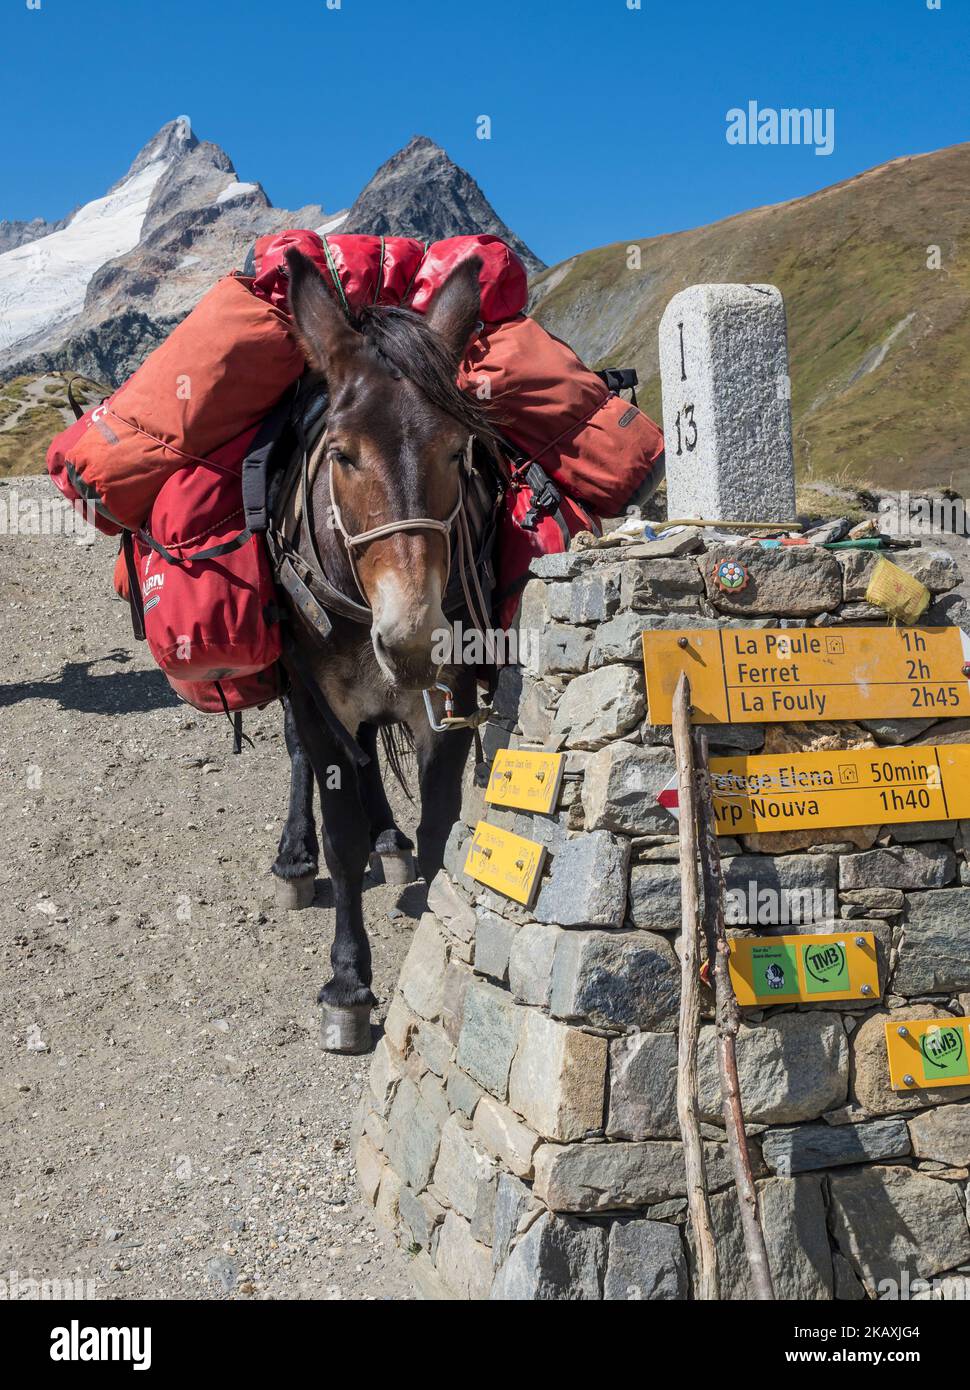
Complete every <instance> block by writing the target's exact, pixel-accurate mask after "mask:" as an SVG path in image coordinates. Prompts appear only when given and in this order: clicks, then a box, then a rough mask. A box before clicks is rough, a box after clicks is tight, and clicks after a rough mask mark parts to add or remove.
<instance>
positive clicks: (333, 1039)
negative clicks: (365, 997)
mask: <svg viewBox="0 0 970 1390" xmlns="http://www.w3.org/2000/svg"><path fill="white" fill-rule="evenodd" d="M370 1013H371V1006H370V1005H369V1004H351V1005H350V1006H349V1007H348V1008H345V1009H341V1008H337V1007H336V1006H335V1005H333V1004H324V1005H323V1015H322V1017H321V1019H320V1041H321V1043H322V1044H323V1046H324V1049H325V1050H326V1051H327V1052H369V1051H370V1046H371V1032H370Z"/></svg>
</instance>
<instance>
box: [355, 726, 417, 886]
mask: <svg viewBox="0 0 970 1390" xmlns="http://www.w3.org/2000/svg"><path fill="white" fill-rule="evenodd" d="M357 742H358V743H359V744H360V746H361V748H363V750H364V752H365V753H367V754H368V755H369V757H370V762H369V764H368V765H367V767H363V768H361V770H360V799H361V801H363V803H364V810H365V811H366V812H367V818H368V820H369V821H370V842H371V856H370V870H371V873H372V874H373V875H374V877H375V878H376V879H377V881H378V882H384V883H413V882H414V854H413V853H412V851H413V849H414V841H413V840H411V839H409V838H408V836H407V835H405V833H404V831H403V830H399V829H398V827H397V825H396V823H395V820H394V812H393V811H392V810H391V806H390V802H389V801H388V799H387V792H386V791H385V790H384V781H383V778H382V777H381V765H380V762H379V760H378V756H377V727H376V725H374V724H361V726H360V729H359V730H358V732H357Z"/></svg>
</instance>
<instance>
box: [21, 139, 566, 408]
mask: <svg viewBox="0 0 970 1390" xmlns="http://www.w3.org/2000/svg"><path fill="white" fill-rule="evenodd" d="M287 227H315V228H316V229H317V230H318V231H319V232H320V233H323V234H326V233H329V232H336V231H338V230H340V231H348V232H364V233H369V234H372V235H373V234H378V233H380V234H385V235H400V236H415V237H419V238H420V239H421V240H423V241H437V240H439V239H440V238H442V237H449V236H456V235H459V234H460V233H464V232H495V233H497V234H498V235H499V236H504V237H506V238H507V239H508V240H509V242H510V243H511V245H513V246H514V247H515V249H516V250H517V251H518V252H519V254H520V255H521V256H522V257H523V259H524V260H525V263H526V265H527V266H528V268H529V269H530V270H532V271H534V270H539V269H541V268H542V262H541V261H539V260H538V259H537V258H536V257H535V256H533V255H532V253H531V252H530V250H529V248H528V247H527V246H524V245H523V244H522V243H521V242H520V241H519V240H518V238H517V237H515V235H514V234H513V233H512V232H511V231H510V230H509V228H508V227H507V226H506V225H505V223H504V222H502V221H501V219H500V218H499V217H498V215H497V213H496V212H495V211H494V209H493V208H492V207H491V205H490V204H489V203H488V201H487V199H486V198H485V195H484V194H483V193H482V191H481V189H480V188H479V187H478V185H477V184H476V183H475V181H474V179H472V178H471V176H470V175H469V174H467V173H466V172H465V171H464V170H462V169H459V168H458V166H457V165H455V164H454V163H453V162H452V161H451V160H450V159H449V158H448V156H447V154H446V153H445V151H444V150H442V149H441V148H440V147H439V146H438V145H435V144H434V143H433V142H432V141H431V140H428V139H427V138H426V137H424V136H418V137H415V139H413V140H412V141H410V143H409V144H408V145H407V146H406V147H405V148H404V149H403V150H401V151H399V152H398V154H397V155H395V156H393V157H392V158H391V159H390V160H388V161H387V162H386V163H385V164H384V165H382V166H381V168H380V169H379V170H378V171H377V173H376V174H375V175H374V176H373V178H372V179H371V180H370V182H369V183H368V184H367V185H366V186H365V188H364V189H363V191H362V192H361V194H360V195H359V196H358V198H357V200H356V202H355V203H354V205H353V207H352V208H350V209H349V210H344V211H343V212H330V213H328V212H326V211H325V210H324V208H323V207H321V206H319V205H318V204H311V205H309V206H306V207H302V208H299V209H297V210H295V211H287V210H286V209H285V208H274V207H273V205H272V204H271V202H270V200H269V198H268V197H267V196H266V193H265V192H264V190H263V188H262V186H261V185H260V184H259V183H256V182H242V181H241V180H240V179H239V178H238V176H237V174H236V171H235V169H234V167H233V164H232V160H231V159H230V158H229V156H228V155H227V154H226V152H225V151H224V150H222V149H220V147H219V146H218V145H215V144H212V143H210V142H209V141H205V140H198V139H197V138H196V137H195V135H194V134H193V132H192V126H191V122H190V121H189V119H188V117H187V116H180V117H178V118H177V119H176V120H174V121H169V122H168V123H167V124H166V125H164V126H163V127H162V128H161V130H160V131H158V133H157V134H156V135H154V136H153V137H152V139H151V140H149V141H148V143H147V144H146V145H145V146H144V147H143V148H142V149H141V150H140V151H139V153H138V155H137V156H136V158H135V161H134V163H133V164H132V166H131V168H130V169H129V170H128V172H127V174H126V175H125V176H124V177H123V178H122V179H121V180H120V181H119V182H118V183H117V184H115V185H114V187H113V188H111V189H109V190H108V193H107V194H106V196H105V197H103V198H98V199H96V200H95V201H94V202H91V203H87V204H86V205H85V206H84V207H82V208H81V209H80V210H79V211H78V212H76V213H75V214H74V215H73V216H71V217H69V218H67V219H65V221H64V222H63V223H45V222H43V221H42V220H41V219H35V220H34V221H33V222H29V223H27V222H24V223H20V222H17V223H15V222H0V379H3V378H7V379H9V378H11V377H15V376H18V375H21V374H33V373H41V372H50V371H58V370H63V369H71V370H75V371H80V372H84V373H86V374H87V375H89V376H91V377H93V378H95V379H97V380H100V381H103V382H105V383H108V384H110V383H117V382H120V381H122V380H123V379H124V378H125V377H126V376H127V375H128V374H129V373H130V372H132V371H134V370H135V368H136V367H137V366H138V365H139V364H140V363H141V361H142V360H143V359H144V357H145V355H146V354H147V353H148V352H150V351H151V350H152V348H154V347H155V346H157V344H158V343H159V342H161V341H162V340H163V339H164V338H165V336H166V335H167V334H168V333H169V332H170V331H171V329H172V328H173V327H174V326H175V324H176V323H178V322H179V320H180V319H181V318H183V317H184V316H185V315H186V314H187V313H188V312H189V310H190V309H192V308H193V306H194V305H195V304H196V303H198V301H199V299H201V297H202V295H203V294H205V293H206V291H207V290H208V289H209V288H210V287H211V286H212V285H213V284H214V283H215V281H216V280H218V279H219V277H220V276H221V275H225V274H227V273H228V272H229V271H232V270H233V269H239V268H241V267H242V265H243V264H244V263H245V260H246V256H247V254H248V252H249V250H250V248H251V247H252V245H253V243H254V242H255V240H256V238H257V237H259V236H263V235H266V234H267V233H273V232H279V231H282V230H284V228H287ZM4 248H8V249H4Z"/></svg>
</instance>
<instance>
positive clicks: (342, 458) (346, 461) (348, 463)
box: [330, 449, 356, 468]
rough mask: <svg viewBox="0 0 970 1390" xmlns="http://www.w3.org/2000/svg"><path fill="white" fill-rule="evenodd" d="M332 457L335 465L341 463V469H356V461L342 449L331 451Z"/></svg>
mask: <svg viewBox="0 0 970 1390" xmlns="http://www.w3.org/2000/svg"><path fill="white" fill-rule="evenodd" d="M330 457H331V459H333V461H334V463H339V464H340V466H341V468H354V467H355V466H356V465H355V464H354V460H353V459H352V458H351V457H350V456H349V455H348V454H345V453H344V452H343V451H342V450H341V449H331V450H330Z"/></svg>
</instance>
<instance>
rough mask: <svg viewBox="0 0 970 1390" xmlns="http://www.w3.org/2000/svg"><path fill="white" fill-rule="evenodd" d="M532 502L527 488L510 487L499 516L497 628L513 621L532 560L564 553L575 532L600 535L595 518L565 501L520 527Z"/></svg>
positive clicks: (563, 499)
mask: <svg viewBox="0 0 970 1390" xmlns="http://www.w3.org/2000/svg"><path fill="white" fill-rule="evenodd" d="M534 502H535V497H534V494H533V491H532V488H531V487H529V486H527V485H516V484H514V483H513V485H512V487H511V488H510V489H509V491H508V493H507V494H506V497H505V505H504V506H503V508H502V511H501V514H500V516H499V525H498V547H497V554H498V561H499V565H498V570H499V573H498V592H497V594H496V604H497V613H496V619H497V622H498V625H499V627H508V626H509V624H510V623H511V622H512V619H513V618H514V617H515V610H516V609H517V608H518V606H519V599H520V598H521V596H522V590H523V589H524V588H525V585H526V583H527V582H528V578H529V573H528V570H529V566H530V564H531V563H532V561H533V560H537V559H538V558H539V556H540V555H559V554H561V553H562V551H564V550H568V549H569V542H570V540H571V539H572V537H573V536H575V535H576V533H577V532H578V531H592V532H593V534H594V535H599V532H600V527H599V523H598V521H597V520H596V518H595V517H593V516H590V514H589V513H588V512H586V511H584V509H583V508H582V507H581V506H579V504H578V503H576V502H574V501H572V499H571V498H569V497H562V498H560V501H559V506H558V508H557V510H556V512H554V513H553V512H541V513H539V515H538V516H537V517H535V518H534V519H530V524H529V525H528V526H527V527H524V526H523V525H522V523H523V521H524V520H525V519H526V517H527V515H528V514H529V512H530V511H531V510H532V507H533V504H534Z"/></svg>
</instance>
